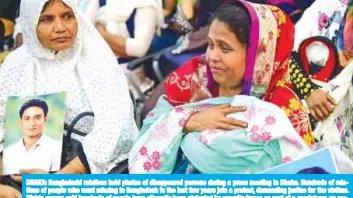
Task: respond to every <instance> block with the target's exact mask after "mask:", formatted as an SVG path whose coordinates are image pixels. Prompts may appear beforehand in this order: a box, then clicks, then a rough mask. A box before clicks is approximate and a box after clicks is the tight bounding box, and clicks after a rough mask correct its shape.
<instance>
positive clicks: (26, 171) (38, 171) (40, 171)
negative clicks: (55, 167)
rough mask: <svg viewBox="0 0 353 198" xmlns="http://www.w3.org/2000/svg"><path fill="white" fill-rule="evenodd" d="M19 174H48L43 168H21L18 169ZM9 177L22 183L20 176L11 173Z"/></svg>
mask: <svg viewBox="0 0 353 198" xmlns="http://www.w3.org/2000/svg"><path fill="white" fill-rule="evenodd" d="M20 174H48V172H46V171H44V170H43V169H23V170H21V171H20ZM11 179H13V180H14V181H15V182H16V183H19V184H22V176H18V175H11Z"/></svg>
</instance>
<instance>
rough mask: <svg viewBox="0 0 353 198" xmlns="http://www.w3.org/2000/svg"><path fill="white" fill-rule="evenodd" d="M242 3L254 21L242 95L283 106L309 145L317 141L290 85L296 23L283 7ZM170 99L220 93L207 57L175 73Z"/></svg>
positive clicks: (167, 83) (177, 100)
mask: <svg viewBox="0 0 353 198" xmlns="http://www.w3.org/2000/svg"><path fill="white" fill-rule="evenodd" d="M232 2H233V3H234V2H241V3H242V4H243V5H244V6H245V7H246V9H247V10H248V12H249V15H250V20H251V31H250V39H249V44H248V48H247V56H246V68H245V73H244V76H243V85H242V88H243V89H242V95H249V96H254V97H257V98H259V99H263V100H265V101H268V102H271V103H274V104H276V105H277V106H279V107H280V108H282V109H283V110H284V111H285V112H286V114H287V116H288V117H289V119H290V120H291V122H292V124H293V126H294V128H295V129H296V131H297V132H298V133H299V134H300V136H302V137H303V138H304V139H305V141H306V143H307V144H308V145H311V144H312V143H313V138H312V135H311V126H310V122H309V117H308V114H307V112H306V109H305V107H304V106H303V104H302V103H301V102H300V99H299V97H298V96H297V95H296V94H295V92H294V91H292V89H291V87H289V83H288V82H289V72H288V64H289V57H290V53H291V50H292V48H293V41H294V26H293V23H292V22H291V20H290V19H289V17H288V16H287V15H286V14H284V13H283V12H282V11H281V10H280V9H279V8H277V7H274V6H268V5H260V4H251V3H248V2H246V1H234V0H230V1H228V3H232ZM165 90H166V95H167V100H168V101H169V102H170V103H171V104H172V105H173V106H177V105H182V104H185V103H189V102H193V101H195V100H196V101H197V100H200V99H205V98H209V97H217V96H218V85H217V83H216V82H215V81H214V80H213V78H212V72H211V70H210V68H209V66H208V64H207V63H206V60H205V57H204V56H200V57H195V58H193V59H191V60H190V61H189V62H188V63H186V64H185V65H183V66H181V67H180V68H179V69H177V70H176V71H175V72H173V73H171V74H170V76H169V77H168V78H167V80H166V81H165Z"/></svg>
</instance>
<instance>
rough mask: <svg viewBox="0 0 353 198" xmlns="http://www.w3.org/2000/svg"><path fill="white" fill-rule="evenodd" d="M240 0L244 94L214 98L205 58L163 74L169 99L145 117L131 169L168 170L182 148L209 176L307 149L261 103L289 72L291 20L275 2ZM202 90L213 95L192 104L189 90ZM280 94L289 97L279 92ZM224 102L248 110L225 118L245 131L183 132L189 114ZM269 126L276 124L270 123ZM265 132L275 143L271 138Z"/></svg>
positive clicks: (251, 168) (268, 163) (251, 169)
mask: <svg viewBox="0 0 353 198" xmlns="http://www.w3.org/2000/svg"><path fill="white" fill-rule="evenodd" d="M237 2H239V3H240V4H242V5H244V7H245V8H246V10H247V11H248V13H249V15H250V20H251V30H250V32H251V33H250V34H251V35H250V39H249V40H250V43H249V45H248V49H247V57H246V69H245V74H244V77H243V95H238V96H234V97H230V98H224V97H217V96H218V93H217V92H218V86H217V84H216V83H215V82H214V80H213V79H212V74H211V72H210V69H209V68H208V66H207V63H206V62H205V59H204V57H203V56H201V57H195V58H193V59H192V60H191V61H190V62H188V63H187V64H186V65H183V66H182V67H180V68H179V69H178V70H177V71H175V72H174V73H173V74H172V75H171V76H170V77H169V78H168V79H167V81H166V83H165V88H166V96H167V97H160V99H159V101H158V104H157V105H156V108H155V109H154V110H153V111H152V112H150V114H149V115H148V116H147V118H146V119H145V120H144V125H143V127H142V128H141V131H140V134H141V135H140V138H139V140H138V141H137V143H136V144H135V145H134V147H133V149H132V150H131V153H130V157H129V170H130V173H171V172H172V171H173V170H174V168H175V165H176V164H175V163H176V160H177V159H176V153H178V149H179V148H180V147H181V150H182V153H183V155H184V156H185V157H180V158H181V159H187V160H188V161H189V162H190V164H191V166H193V167H194V168H195V169H197V170H198V171H200V172H201V173H211V174H216V173H220V174H224V173H257V172H260V171H263V170H265V169H267V168H271V167H273V166H276V165H279V164H282V163H285V162H288V161H290V160H292V159H295V158H297V157H299V156H300V155H302V154H304V153H307V152H309V148H308V147H307V146H306V145H305V143H304V141H303V140H302V139H301V137H300V136H299V135H298V133H297V132H296V130H295V129H294V127H291V122H290V121H289V120H288V119H287V118H286V114H285V113H284V112H283V111H282V110H281V108H279V107H278V106H276V105H274V104H271V103H269V102H265V101H263V100H260V99H263V98H266V99H267V100H269V101H271V100H272V98H273V96H272V92H274V91H275V89H276V85H277V83H278V81H279V80H281V79H284V78H285V77H286V75H287V67H288V63H287V58H289V53H290V51H291V48H292V44H293V25H292V23H291V22H290V20H289V18H288V17H287V16H286V15H284V14H283V13H282V11H280V10H279V9H278V8H276V7H271V6H266V5H257V4H251V3H248V2H245V1H237ZM278 35H281V36H280V37H278ZM280 88H281V89H284V88H282V87H280ZM195 89H196V90H195ZM199 90H201V91H205V93H209V94H210V97H215V98H210V99H206V100H201V101H198V102H196V101H197V100H195V101H193V97H194V95H193V93H194V92H197V91H199ZM249 95H250V96H254V97H249ZM255 97H257V98H255ZM258 98H259V99H258ZM282 99H287V97H286V96H285V95H282ZM229 103H231V105H232V106H236V105H239V106H245V107H247V111H246V112H245V113H234V114H229V115H227V117H232V118H234V119H237V120H242V121H245V122H247V123H248V128H246V129H240V130H230V131H222V130H217V129H215V130H205V131H199V132H190V133H188V134H186V135H184V134H183V133H182V131H183V129H184V126H185V123H186V122H187V120H188V118H189V116H190V115H191V114H192V113H194V112H198V111H202V110H204V109H207V108H209V107H210V106H216V105H220V104H229ZM171 104H172V105H173V106H175V107H173V106H172V105H171ZM265 109H266V110H265ZM264 112H266V113H267V114H266V113H265V114H262V113H264ZM254 115H256V116H257V118H255V117H256V116H255V117H253V116H254ZM257 119H258V121H259V122H257V121H256V120H257ZM260 120H261V121H260ZM277 121H278V122H277ZM270 125H271V126H273V127H274V128H271V129H270V128H267V127H268V126H270ZM282 127H283V128H282ZM265 128H266V129H265ZM269 137H272V138H273V139H271V138H270V139H271V140H274V141H268V140H269V139H268V138H269ZM278 143H279V144H278ZM179 145H180V147H179ZM177 163H178V162H177ZM177 166H178V164H177ZM177 169H178V168H177ZM187 169H188V168H187ZM186 172H188V171H186ZM177 173H179V171H177Z"/></svg>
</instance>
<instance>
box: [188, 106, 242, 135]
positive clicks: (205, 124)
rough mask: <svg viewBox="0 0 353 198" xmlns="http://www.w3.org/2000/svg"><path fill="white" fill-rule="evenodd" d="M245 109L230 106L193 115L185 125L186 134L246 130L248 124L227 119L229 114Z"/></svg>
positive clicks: (214, 108)
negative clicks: (219, 130)
mask: <svg viewBox="0 0 353 198" xmlns="http://www.w3.org/2000/svg"><path fill="white" fill-rule="evenodd" d="M244 111H246V108H245V107H240V106H231V105H230V104H225V105H220V106H215V107H210V108H208V109H206V110H203V111H200V112H197V113H195V114H193V115H191V116H190V117H189V119H188V121H187V122H186V124H185V128H184V132H186V133H187V132H190V131H204V130H207V129H221V130H233V129H240V128H246V127H247V126H248V124H247V123H245V122H243V121H240V120H236V119H233V118H228V117H226V116H227V115H228V114H231V113H237V112H244Z"/></svg>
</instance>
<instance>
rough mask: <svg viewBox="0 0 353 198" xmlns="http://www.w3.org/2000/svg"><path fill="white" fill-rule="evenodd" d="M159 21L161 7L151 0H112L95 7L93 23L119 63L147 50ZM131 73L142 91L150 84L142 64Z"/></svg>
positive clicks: (144, 53)
mask: <svg viewBox="0 0 353 198" xmlns="http://www.w3.org/2000/svg"><path fill="white" fill-rule="evenodd" d="M163 22H164V18H163V10H162V8H161V7H160V6H159V5H158V4H157V3H156V1H155V0H134V1H131V0H119V1H114V0H112V1H107V3H106V5H105V6H103V7H101V8H100V10H99V11H98V16H97V23H96V27H97V29H98V31H99V33H100V34H101V35H102V36H103V38H104V39H105V40H106V42H107V43H108V45H109V46H110V48H111V49H112V50H113V52H114V54H115V55H116V57H118V62H119V64H124V63H127V62H128V61H130V60H132V59H133V58H136V57H142V56H145V55H146V54H147V52H148V50H149V49H150V46H151V42H152V39H153V36H154V35H155V34H156V33H158V30H159V28H160V26H161V25H162V24H163ZM126 65H127V64H124V65H123V68H124V69H125V68H126ZM134 73H135V77H136V79H134V80H136V84H138V85H139V86H140V87H141V89H142V90H143V91H145V90H148V89H149V88H150V87H151V86H153V82H152V81H151V80H150V79H149V78H147V77H146V75H145V74H144V70H143V67H139V68H138V69H136V70H135V71H134Z"/></svg>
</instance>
